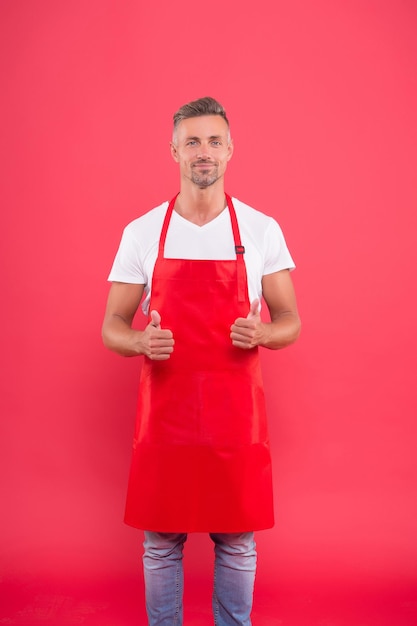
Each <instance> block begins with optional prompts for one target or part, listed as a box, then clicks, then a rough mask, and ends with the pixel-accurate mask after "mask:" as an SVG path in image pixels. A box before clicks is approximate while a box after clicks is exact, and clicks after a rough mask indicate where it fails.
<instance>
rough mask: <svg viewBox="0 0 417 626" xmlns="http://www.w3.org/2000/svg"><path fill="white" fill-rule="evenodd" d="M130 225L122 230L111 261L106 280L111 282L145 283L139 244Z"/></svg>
mask: <svg viewBox="0 0 417 626" xmlns="http://www.w3.org/2000/svg"><path fill="white" fill-rule="evenodd" d="M132 231H133V229H132V227H131V226H126V228H125V229H124V231H123V235H122V239H121V241H120V245H119V249H118V251H117V254H116V257H115V259H114V262H113V266H112V268H111V271H110V274H109V277H108V280H109V281H112V282H121V283H132V284H135V285H145V284H146V283H147V279H146V276H145V272H144V270H143V265H142V262H141V260H140V250H139V244H138V242H137V241H136V239H135V237H134V233H133V232H132Z"/></svg>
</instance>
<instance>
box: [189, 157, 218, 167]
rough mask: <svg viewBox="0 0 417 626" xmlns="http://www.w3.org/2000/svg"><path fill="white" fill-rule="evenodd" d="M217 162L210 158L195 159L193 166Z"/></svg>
mask: <svg viewBox="0 0 417 626" xmlns="http://www.w3.org/2000/svg"><path fill="white" fill-rule="evenodd" d="M215 164H216V162H215V161H210V160H209V159H198V161H195V162H194V163H193V167H194V166H195V165H215Z"/></svg>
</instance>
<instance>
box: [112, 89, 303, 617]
mask: <svg viewBox="0 0 417 626" xmlns="http://www.w3.org/2000/svg"><path fill="white" fill-rule="evenodd" d="M171 154H172V157H173V159H174V161H175V162H176V163H178V165H179V172H180V191H179V193H178V194H177V195H176V196H175V197H174V198H173V199H172V200H171V201H170V202H164V203H163V204H161V205H160V206H159V207H156V208H155V209H152V210H151V211H149V212H148V213H146V214H145V215H143V216H142V217H140V218H138V219H136V220H134V221H133V222H132V223H131V224H129V225H128V226H127V227H126V229H125V231H124V233H123V237H122V241H121V243H120V247H119V250H118V252H117V255H116V258H115V261H114V264H113V267H112V270H111V273H110V276H109V280H110V281H111V282H112V285H111V288H110V292H109V297H108V303H107V308H106V313H105V318H104V323H103V340H104V343H105V345H106V346H107V347H108V348H109V349H111V350H113V351H115V352H117V353H118V354H121V355H124V356H137V355H142V356H143V358H144V361H143V366H142V372H141V379H140V388H139V400H138V412H137V421H136V428H135V436H134V442H133V457H132V464H131V472H130V479H129V487H128V495H127V503H126V515H125V521H126V522H127V523H128V524H130V525H132V526H135V527H137V528H140V529H143V530H144V531H145V542H144V548H145V551H144V555H143V564H144V576H145V586H146V607H147V612H148V618H149V625H150V626H168V625H170V626H171V625H173V624H178V625H180V624H182V614H183V611H182V595H183V571H182V556H183V548H184V543H185V541H186V538H187V533H190V532H207V533H209V534H210V537H211V539H212V541H213V542H214V546H215V575H214V591H213V613H214V621H215V624H216V625H217V626H232V625H233V626H249V625H250V624H251V618H250V614H251V610H252V600H253V587H254V579H255V570H256V546H255V541H254V531H257V530H262V529H265V528H270V527H271V526H273V523H274V518H273V501H272V479H271V475H272V474H271V458H270V451H269V438H268V427H267V420H266V413H265V405H264V395H263V385H262V376H261V371H260V364H259V348H260V347H263V348H269V349H273V350H277V349H280V348H284V347H285V346H287V345H289V344H291V343H293V342H294V341H295V340H296V339H297V337H298V334H299V331H300V320H299V316H298V312H297V306H296V299H295V294H294V289H293V286H292V281H291V278H290V272H289V270H290V269H292V268H293V267H294V264H293V261H292V258H291V256H290V253H289V251H288V249H287V246H286V243H285V240H284V237H283V234H282V232H281V229H280V227H279V226H278V224H277V222H276V221H275V220H274V219H273V218H271V217H268V216H267V215H265V214H264V213H261V212H259V211H257V210H255V209H253V208H251V207H249V206H248V205H246V204H244V203H243V202H241V201H239V200H237V199H236V198H231V197H230V196H229V195H227V194H226V193H225V189H224V176H225V172H226V168H227V164H228V162H229V161H230V159H231V157H232V155H233V143H232V140H231V137H230V129H229V122H228V119H227V116H226V113H225V111H224V109H223V107H222V106H221V105H220V104H219V103H218V102H217V101H216V100H214V99H213V98H209V97H207V98H201V99H199V100H196V101H194V102H190V103H188V104H185V105H184V106H182V107H181V108H180V109H179V110H178V111H177V112H176V113H175V115H174V130H173V136H172V141H171ZM143 296H144V299H143V302H142V309H143V311H144V313H145V314H146V315H147V316H148V323H147V325H146V327H145V328H144V330H137V329H134V328H132V322H133V318H134V316H135V313H136V311H137V309H138V307H139V305H140V303H141V301H142V297H143ZM261 298H263V299H264V301H265V303H266V305H267V308H268V311H269V315H270V319H269V321H267V322H265V321H262V320H261V317H260V301H261Z"/></svg>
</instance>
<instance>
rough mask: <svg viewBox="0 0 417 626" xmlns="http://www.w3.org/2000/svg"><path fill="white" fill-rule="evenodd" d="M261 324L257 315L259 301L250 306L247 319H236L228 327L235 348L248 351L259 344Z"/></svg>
mask: <svg viewBox="0 0 417 626" xmlns="http://www.w3.org/2000/svg"><path fill="white" fill-rule="evenodd" d="M262 326H263V324H262V322H261V316H260V313H259V300H258V299H256V300H254V301H253V302H252V303H251V305H250V311H249V313H248V315H247V317H238V318H237V320H235V323H234V324H232V326H231V327H230V330H231V333H230V338H231V340H232V344H233V345H234V346H236V348H242V349H243V350H250V349H251V348H255V346H258V345H259V344H260V343H261V335H262Z"/></svg>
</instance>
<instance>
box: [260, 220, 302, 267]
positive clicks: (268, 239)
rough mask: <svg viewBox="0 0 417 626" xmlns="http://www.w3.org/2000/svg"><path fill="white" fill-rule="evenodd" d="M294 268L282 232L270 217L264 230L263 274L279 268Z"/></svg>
mask: <svg viewBox="0 0 417 626" xmlns="http://www.w3.org/2000/svg"><path fill="white" fill-rule="evenodd" d="M286 269H289V270H293V269H295V264H294V261H293V259H292V257H291V254H290V252H289V250H288V247H287V244H286V241H285V238H284V234H283V232H282V230H281V227H280V226H279V224H278V222H276V221H275V220H274V219H273V218H271V219H270V222H269V224H268V228H267V229H266V232H265V258H264V272H263V273H264V275H265V274H273V273H274V272H279V271H281V270H286Z"/></svg>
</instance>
